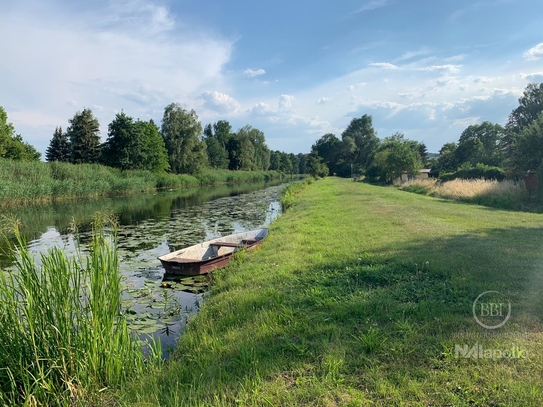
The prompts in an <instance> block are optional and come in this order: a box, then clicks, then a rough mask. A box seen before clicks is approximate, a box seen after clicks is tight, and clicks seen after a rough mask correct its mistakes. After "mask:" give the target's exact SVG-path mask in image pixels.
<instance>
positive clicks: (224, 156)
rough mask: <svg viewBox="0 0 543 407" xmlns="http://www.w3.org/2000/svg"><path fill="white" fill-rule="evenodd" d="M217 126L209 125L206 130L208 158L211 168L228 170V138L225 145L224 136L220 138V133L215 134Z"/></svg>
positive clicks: (205, 138)
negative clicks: (214, 130)
mask: <svg viewBox="0 0 543 407" xmlns="http://www.w3.org/2000/svg"><path fill="white" fill-rule="evenodd" d="M216 124H217V123H215V125H213V126H212V125H211V124H208V125H207V126H206V127H205V128H204V140H205V143H206V146H207V157H208V160H209V166H210V167H211V168H225V169H226V168H228V164H229V161H228V150H227V149H226V144H227V143H228V139H229V137H228V138H226V139H225V140H226V142H225V144H223V142H222V141H221V140H222V135H221V138H219V135H218V133H214V132H213V129H214V128H216Z"/></svg>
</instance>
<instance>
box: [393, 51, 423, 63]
mask: <svg viewBox="0 0 543 407" xmlns="http://www.w3.org/2000/svg"><path fill="white" fill-rule="evenodd" d="M429 53H430V51H429V50H427V49H421V50H419V51H407V52H404V53H403V55H402V56H401V57H399V58H398V61H406V60H409V59H413V58H415V57H419V56H423V55H428V54H429Z"/></svg>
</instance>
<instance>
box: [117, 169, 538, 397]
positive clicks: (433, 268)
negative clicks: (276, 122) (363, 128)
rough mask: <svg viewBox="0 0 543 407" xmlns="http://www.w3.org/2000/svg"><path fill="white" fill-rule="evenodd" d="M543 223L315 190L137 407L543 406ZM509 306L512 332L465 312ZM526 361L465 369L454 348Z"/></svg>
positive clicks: (488, 362)
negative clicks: (487, 298) (484, 296)
mask: <svg viewBox="0 0 543 407" xmlns="http://www.w3.org/2000/svg"><path fill="white" fill-rule="evenodd" d="M542 246H543V217H542V216H541V215H536V214H530V213H520V212H511V211H501V210H496V209H490V208H486V207H481V206H476V205H466V204H461V203H457V202H452V201H444V200H440V199H436V198H431V197H427V196H420V195H415V194H406V193H405V192H402V191H399V190H397V189H394V188H381V187H375V186H371V185H367V184H364V183H353V182H350V180H344V179H338V178H326V179H324V180H319V181H318V182H315V183H313V184H311V185H309V186H308V187H307V188H306V189H305V190H304V191H302V192H301V193H300V194H299V195H298V200H297V201H295V202H293V203H292V205H291V207H290V209H289V210H288V211H287V212H286V213H285V214H284V215H283V216H282V217H281V218H279V220H278V221H276V222H275V223H274V224H273V225H272V227H271V233H270V236H269V237H268V239H267V240H266V241H265V242H264V243H263V245H262V247H261V249H260V250H258V251H256V252H253V253H250V254H246V255H245V256H243V258H241V259H239V261H238V262H236V263H235V264H233V265H232V266H231V267H229V268H227V269H223V270H222V271H219V272H217V273H216V275H215V284H214V287H213V289H212V292H211V294H210V296H209V298H208V299H207V300H206V302H205V304H204V306H203V309H202V310H201V312H200V313H199V314H198V315H196V316H195V317H194V319H192V320H191V321H190V322H189V325H188V327H187V329H186V331H185V333H184V334H183V335H182V336H181V338H180V340H179V345H178V347H177V350H176V352H175V354H174V356H173V357H172V358H171V360H169V362H168V363H167V364H166V366H165V368H164V369H163V370H162V371H161V372H160V373H159V374H154V375H149V376H147V377H144V378H143V379H141V380H136V381H134V382H133V383H131V384H130V385H128V386H126V387H124V388H123V391H122V393H121V394H120V395H119V397H121V398H122V402H123V403H125V404H128V405H137V406H142V405H145V406H181V405H182V406H238V405H243V406H366V405H367V406H513V405H515V406H534V407H536V406H537V407H539V406H541V405H543V390H542V389H543V355H542V350H541V349H542V344H543V341H542V340H543V334H542V332H543V325H542V324H541V315H543V297H542V296H541V291H542V289H543V254H542V253H543V250H542V249H543V247H542ZM488 290H496V291H499V292H501V293H502V294H505V295H507V296H508V298H509V299H510V301H511V303H512V307H513V308H512V316H511V319H510V320H509V322H508V323H507V324H506V326H504V327H503V328H500V329H499V330H497V331H493V333H494V335H497V336H493V337H488V336H485V335H487V334H488V331H487V330H485V329H483V328H481V327H480V326H479V325H477V324H476V322H475V321H474V318H473V316H472V303H473V301H474V300H475V299H476V298H477V296H478V295H479V294H480V293H482V292H484V291H488ZM476 342H477V343H479V344H482V345H483V346H484V347H485V348H505V347H511V346H513V345H514V346H520V347H522V348H524V349H526V350H527V351H528V357H527V358H526V359H509V360H502V359H496V360H492V359H465V358H456V357H455V353H454V349H455V345H456V344H459V345H463V344H468V345H469V346H470V347H471V346H472V345H473V344H475V343H476Z"/></svg>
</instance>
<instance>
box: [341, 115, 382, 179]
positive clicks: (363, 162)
mask: <svg viewBox="0 0 543 407" xmlns="http://www.w3.org/2000/svg"><path fill="white" fill-rule="evenodd" d="M341 140H342V141H343V157H344V159H345V160H346V161H347V162H349V163H352V164H355V165H356V166H358V167H359V168H360V169H361V170H362V171H365V170H366V169H367V168H368V167H369V165H370V164H371V160H372V159H373V156H374V154H375V153H376V151H377V148H378V147H379V139H378V138H377V135H376V134H375V130H374V128H373V125H372V118H371V116H369V115H367V114H365V115H363V116H362V117H361V118H360V119H353V120H351V123H349V126H347V128H346V129H345V131H344V132H343V133H342V134H341Z"/></svg>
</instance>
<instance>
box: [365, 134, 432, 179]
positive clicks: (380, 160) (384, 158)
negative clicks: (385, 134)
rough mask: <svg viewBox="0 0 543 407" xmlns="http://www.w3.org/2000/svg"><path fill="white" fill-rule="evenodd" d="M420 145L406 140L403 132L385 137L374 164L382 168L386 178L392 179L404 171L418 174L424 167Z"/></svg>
mask: <svg viewBox="0 0 543 407" xmlns="http://www.w3.org/2000/svg"><path fill="white" fill-rule="evenodd" d="M417 147H418V146H417V145H416V144H414V143H412V140H406V139H404V137H403V134H395V135H394V136H392V137H391V138H388V139H385V140H384V142H383V147H382V149H381V150H380V151H379V152H377V153H376V154H375V157H374V165H375V166H377V167H378V168H380V170H381V172H382V174H383V176H384V178H385V180H386V181H387V182H388V181H392V180H394V179H396V178H398V177H399V176H400V175H401V174H402V172H404V171H406V172H407V173H408V174H409V175H412V176H413V175H416V174H417V172H418V170H420V168H421V167H422V159H421V157H420V153H419V149H418V148H417Z"/></svg>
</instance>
